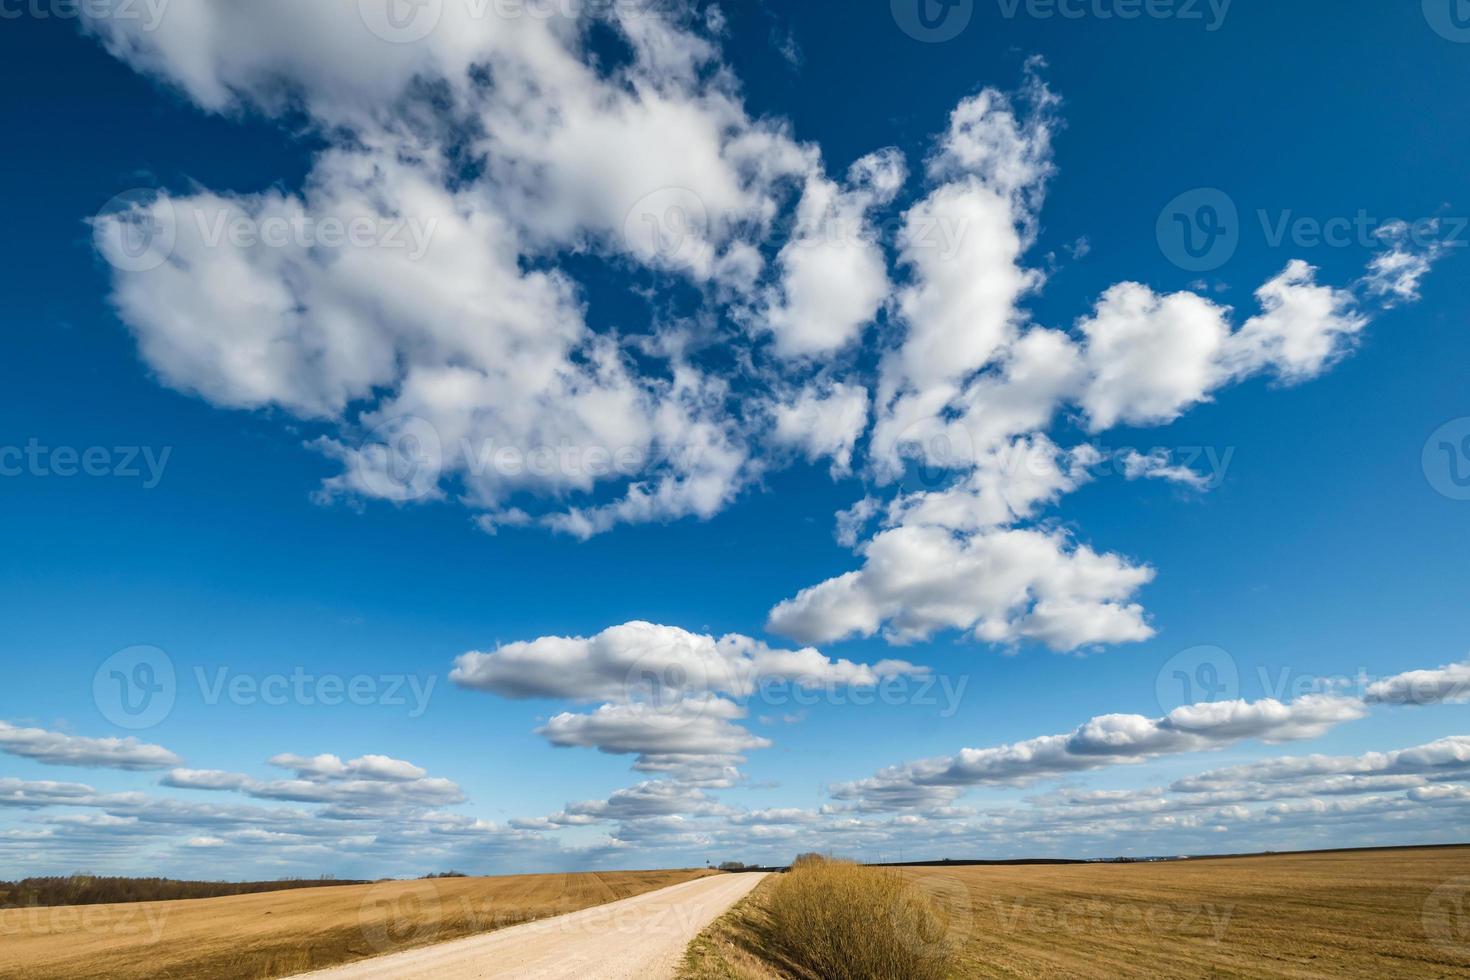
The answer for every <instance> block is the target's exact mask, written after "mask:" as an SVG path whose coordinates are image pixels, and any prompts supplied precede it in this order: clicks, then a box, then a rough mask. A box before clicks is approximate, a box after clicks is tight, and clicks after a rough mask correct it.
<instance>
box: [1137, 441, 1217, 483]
mask: <svg viewBox="0 0 1470 980" xmlns="http://www.w3.org/2000/svg"><path fill="white" fill-rule="evenodd" d="M1121 462H1122V464H1123V475H1124V476H1125V477H1126V478H1128V479H1130V480H1166V481H1168V482H1169V483H1182V484H1184V485H1185V486H1187V487H1189V488H1190V489H1192V490H1207V489H1209V487H1210V482H1211V478H1210V477H1208V476H1206V475H1205V474H1203V473H1200V472H1198V471H1196V470H1192V469H1190V468H1189V467H1188V466H1183V465H1179V464H1176V463H1173V462H1171V461H1170V459H1169V451H1168V450H1167V449H1162V450H1156V451H1155V452H1151V453H1149V454H1148V455H1147V456H1145V455H1144V454H1143V453H1140V452H1138V451H1137V450H1134V449H1130V450H1128V451H1126V452H1125V453H1124V454H1123V456H1122V459H1121Z"/></svg>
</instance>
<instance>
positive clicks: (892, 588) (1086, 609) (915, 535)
mask: <svg viewBox="0 0 1470 980" xmlns="http://www.w3.org/2000/svg"><path fill="white" fill-rule="evenodd" d="M859 552H860V554H861V555H862V556H863V559H864V565H863V567H862V569H860V570H859V571H856V572H849V573H847V574H846V575H842V576H839V577H837V578H834V579H830V580H828V581H826V582H823V583H821V584H820V585H816V586H812V587H811V588H808V589H805V590H803V591H802V592H800V593H799V594H798V595H797V596H796V597H795V598H793V599H789V600H787V601H785V602H783V603H781V604H780V605H778V606H776V607H775V608H774V609H773V610H772V611H771V615H770V621H769V624H768V625H769V628H770V629H771V630H772V631H774V632H777V633H781V634H783V635H786V636H792V637H795V638H796V639H798V640H801V641H803V642H810V643H819V642H831V641H834V640H839V639H843V638H846V637H850V636H872V635H874V634H875V633H878V632H879V631H880V630H882V631H883V633H884V635H885V636H886V637H887V638H888V639H889V640H891V641H893V642H899V643H905V642H913V641H915V640H921V639H925V638H927V637H929V636H931V635H933V634H934V633H935V632H937V631H939V630H944V629H959V630H965V631H968V632H970V633H972V634H973V635H974V636H975V637H976V638H977V639H980V640H984V641H986V642H989V643H1003V644H1011V643H1017V642H1019V641H1022V640H1034V641H1036V642H1040V643H1043V644H1045V645H1047V646H1049V647H1051V648H1052V649H1054V650H1072V649H1076V648H1077V647H1080V646H1085V645H1088V644H1095V643H1121V642H1126V641H1130V640H1143V639H1147V638H1148V637H1150V636H1152V635H1153V629H1152V627H1150V626H1149V625H1148V622H1147V619H1146V617H1145V615H1144V611H1143V608H1142V607H1141V606H1140V605H1139V604H1138V603H1136V602H1133V601H1131V599H1132V597H1133V595H1134V593H1135V592H1136V591H1137V590H1138V589H1139V588H1140V587H1141V586H1142V585H1144V584H1145V583H1147V582H1149V581H1150V580H1151V579H1152V578H1153V575H1154V571H1153V569H1152V568H1149V567H1148V566H1145V565H1133V564H1131V563H1129V562H1128V561H1127V560H1126V559H1123V558H1121V557H1119V556H1117V555H1112V554H1099V553H1097V552H1095V551H1093V550H1092V549H1091V548H1089V547H1087V546H1086V545H1082V544H1077V543H1075V542H1073V541H1071V540H1069V538H1068V536H1067V535H1066V534H1064V533H1063V532H1061V531H1046V530H1039V529H1020V528H1007V529H999V530H988V531H981V532H978V533H976V534H974V535H971V536H969V537H963V536H956V535H955V534H953V533H951V532H950V531H949V530H947V529H945V528H943V527H936V526H913V525H909V524H904V525H901V526H898V527H894V528H891V529H889V530H885V531H882V532H880V533H879V534H878V535H876V536H875V537H874V538H873V539H872V540H870V541H869V542H867V543H866V544H865V545H863V546H862V547H861V548H860V549H859Z"/></svg>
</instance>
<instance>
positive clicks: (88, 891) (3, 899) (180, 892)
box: [0, 874, 366, 909]
mask: <svg viewBox="0 0 1470 980" xmlns="http://www.w3.org/2000/svg"><path fill="white" fill-rule="evenodd" d="M361 884H366V882H361V881H342V880H339V879H336V878H327V877H324V878H293V879H290V880H286V881H245V882H225V881H175V880H173V879H171V878H104V877H101V876H98V875H87V874H78V875H67V876H65V877H54V878H26V879H24V880H22V881H0V908H6V909H13V908H32V907H35V906H55V905H115V904H122V903H125V902H170V901H175V900H177V899H182V898H220V897H222V896H225V895H253V894H256V893H257V892H274V891H286V890H287V889H292V888H319V887H322V886H323V885H361Z"/></svg>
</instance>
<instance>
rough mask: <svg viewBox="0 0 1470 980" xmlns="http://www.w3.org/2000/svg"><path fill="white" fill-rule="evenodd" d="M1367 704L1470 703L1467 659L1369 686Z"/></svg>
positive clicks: (1414, 671) (1413, 671) (1409, 673)
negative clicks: (1468, 701)
mask: <svg viewBox="0 0 1470 980" xmlns="http://www.w3.org/2000/svg"><path fill="white" fill-rule="evenodd" d="M1366 700H1367V701H1368V703H1369V704H1409V705H1415V704H1417V705H1425V704H1441V703H1446V702H1448V703H1461V702H1464V701H1467V700H1470V660H1466V661H1462V662H1461V663H1457V664H1447V665H1445V666H1443V667H1439V668H1436V669H1434V670H1411V671H1408V672H1406V673H1403V674H1398V675H1395V676H1393V677H1389V678H1386V679H1384V680H1381V681H1375V682H1374V683H1372V684H1370V685H1368V690H1367V696H1366Z"/></svg>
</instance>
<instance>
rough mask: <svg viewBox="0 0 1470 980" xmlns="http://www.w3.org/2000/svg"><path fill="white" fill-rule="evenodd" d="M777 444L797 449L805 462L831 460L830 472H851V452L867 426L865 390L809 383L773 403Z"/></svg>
mask: <svg viewBox="0 0 1470 980" xmlns="http://www.w3.org/2000/svg"><path fill="white" fill-rule="evenodd" d="M774 411H775V416H776V429H775V441H776V444H777V445H781V446H790V447H793V448H795V449H797V450H799V451H800V452H801V453H802V455H803V456H805V458H806V459H807V461H808V462H812V463H815V462H816V461H818V460H820V459H830V460H832V472H833V473H834V474H839V475H840V474H844V473H848V472H851V470H852V459H853V451H854V450H855V448H856V446H857V441H858V439H859V438H860V437H861V436H862V434H863V430H864V429H866V428H867V425H868V391H867V389H866V388H863V387H862V386H860V385H849V384H843V383H841V382H837V383H833V384H831V385H825V386H821V387H818V386H815V385H808V386H807V387H805V388H802V389H801V390H800V391H797V392H795V393H794V394H793V396H792V397H791V398H790V399H788V400H783V401H778V402H777V403H776V405H775V409H774Z"/></svg>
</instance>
